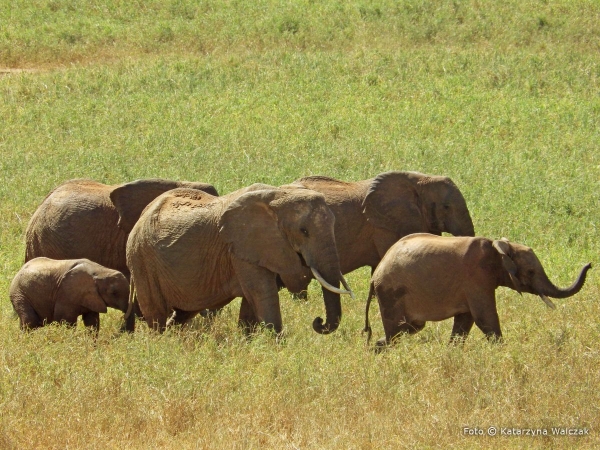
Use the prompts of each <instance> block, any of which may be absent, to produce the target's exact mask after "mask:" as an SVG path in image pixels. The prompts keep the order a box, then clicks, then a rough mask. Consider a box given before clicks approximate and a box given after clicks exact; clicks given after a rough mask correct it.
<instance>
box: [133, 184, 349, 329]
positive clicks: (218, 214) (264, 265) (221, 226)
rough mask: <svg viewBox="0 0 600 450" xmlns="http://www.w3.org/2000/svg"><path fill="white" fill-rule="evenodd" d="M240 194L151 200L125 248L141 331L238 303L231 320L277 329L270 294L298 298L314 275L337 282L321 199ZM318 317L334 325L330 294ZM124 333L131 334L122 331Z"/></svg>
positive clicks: (184, 194)
mask: <svg viewBox="0 0 600 450" xmlns="http://www.w3.org/2000/svg"><path fill="white" fill-rule="evenodd" d="M262 187H266V189H259V190H254V189H255V186H254V187H250V188H245V189H243V190H240V191H237V192H234V193H232V194H229V195H225V196H223V197H213V196H210V195H208V194H205V193H201V192H198V191H190V190H188V189H176V190H173V191H170V192H167V193H165V194H163V195H161V196H160V197H158V198H157V199H156V200H155V201H153V202H152V203H151V204H150V205H149V206H148V208H147V209H146V210H145V211H144V213H143V214H142V216H141V217H140V219H139V220H138V222H137V223H136V225H135V226H134V228H133V230H132V231H131V234H130V236H129V240H128V242H127V263H128V265H129V267H130V270H131V286H132V294H133V295H132V298H133V299H134V302H137V303H139V307H140V309H141V311H142V312H143V314H144V318H145V319H146V322H147V323H148V325H149V326H151V327H153V328H155V329H158V330H160V331H162V330H163V329H164V328H165V326H166V325H167V319H168V316H169V315H170V314H171V312H172V311H175V314H174V316H173V317H172V318H171V319H170V321H169V324H172V323H174V324H184V323H186V322H187V321H188V320H189V319H190V318H192V317H193V316H194V315H196V314H197V313H198V312H200V311H202V310H205V309H213V310H214V309H218V308H221V307H223V306H225V305H226V304H227V303H229V302H230V301H231V300H233V299H234V298H235V297H242V298H243V301H242V311H241V312H240V321H241V322H243V324H244V325H246V326H254V325H257V324H260V323H263V324H265V325H266V326H267V327H271V328H273V329H274V330H275V331H276V332H277V333H279V332H281V331H282V320H281V311H280V307H279V295H278V290H279V287H280V286H281V285H285V286H286V287H287V288H288V289H290V290H291V291H292V292H298V291H299V290H300V289H302V288H303V287H304V286H305V285H306V284H307V282H308V281H307V280H309V277H310V275H311V272H310V268H309V266H312V267H313V268H315V269H317V270H318V271H319V272H320V273H321V274H322V276H323V277H324V279H325V280H326V281H327V282H328V283H329V284H331V285H332V286H334V287H336V288H337V287H339V284H340V281H341V274H340V265H339V260H338V254H337V248H336V246H335V240H334V235H333V226H334V217H333V214H332V213H331V211H330V210H329V208H327V205H326V204H325V199H324V198H323V196H322V195H321V194H318V193H316V192H313V191H310V190H306V189H302V190H300V189H293V190H284V189H277V188H275V189H272V188H269V187H268V186H264V185H263V186H262ZM323 293H324V301H325V308H326V313H327V319H326V323H325V324H323V321H322V319H321V318H316V319H315V321H314V322H313V328H314V329H315V331H317V332H319V333H322V334H327V333H329V332H332V331H334V330H335V329H337V327H338V326H339V322H340V320H341V316H342V312H341V304H340V298H339V294H338V293H333V292H330V291H329V290H325V289H324V291H323ZM129 329H130V330H131V327H130V328H129Z"/></svg>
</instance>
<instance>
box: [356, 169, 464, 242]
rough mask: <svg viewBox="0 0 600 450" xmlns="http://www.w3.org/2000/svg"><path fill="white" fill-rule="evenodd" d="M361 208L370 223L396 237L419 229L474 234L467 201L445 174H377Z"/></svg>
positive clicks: (435, 232)
mask: <svg viewBox="0 0 600 450" xmlns="http://www.w3.org/2000/svg"><path fill="white" fill-rule="evenodd" d="M363 207H364V211H365V214H366V215H367V218H368V220H369V221H370V222H371V223H373V224H374V225H375V226H377V227H380V228H385V229H388V230H390V231H393V232H394V233H396V234H397V235H398V236H399V237H402V236H406V235H408V234H411V233H419V232H427V233H431V234H437V235H441V234H442V232H447V233H451V234H453V235H455V236H474V235H475V230H474V227H473V221H472V220H471V215H470V214H469V210H468V208H467V203H466V202H465V199H464V197H463V195H462V193H461V192H460V190H459V189H458V187H457V186H456V185H455V184H454V183H453V182H452V180H451V179H450V178H448V177H442V176H431V175H424V174H421V173H418V172H385V173H382V174H379V175H378V176H377V177H375V178H374V179H373V181H372V182H371V185H370V187H369V190H368V192H367V195H366V196H365V199H364V201H363Z"/></svg>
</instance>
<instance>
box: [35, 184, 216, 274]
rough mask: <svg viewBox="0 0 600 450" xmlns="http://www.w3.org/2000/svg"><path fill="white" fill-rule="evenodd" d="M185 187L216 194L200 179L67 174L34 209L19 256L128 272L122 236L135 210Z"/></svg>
mask: <svg viewBox="0 0 600 450" xmlns="http://www.w3.org/2000/svg"><path fill="white" fill-rule="evenodd" d="M178 187H188V188H193V189H199V190H202V191H206V192H208V193H209V194H212V195H218V194H217V191H216V190H215V188H214V187H213V186H211V185H210V184H206V183H191V182H178V181H169V180H162V179H145V180H137V181H133V182H131V183H125V184H121V185H114V186H110V185H106V184H102V183H98V182H96V181H91V180H83V179H78V180H70V181H67V182H65V183H63V184H61V185H60V186H58V187H57V188H55V189H54V190H53V191H52V192H51V193H50V194H48V196H46V198H45V199H44V201H43V202H42V204H41V205H40V206H39V207H38V209H37V210H36V211H35V213H34V214H33V216H32V217H31V220H30V221H29V225H28V226H27V231H26V233H25V241H26V250H25V262H27V261H29V260H31V259H33V258H37V257H39V256H45V257H47V258H52V259H76V258H87V259H90V260H92V261H95V262H97V263H98V264H101V265H103V266H105V267H109V268H111V269H115V270H118V271H119V272H122V273H123V274H124V275H125V276H126V277H129V269H128V268H127V264H126V261H125V246H126V244H127V236H128V234H129V232H130V231H131V229H132V228H133V225H134V224H135V222H137V219H138V218H139V216H140V214H141V213H142V211H143V210H144V208H145V207H146V205H148V203H150V202H151V201H152V200H154V199H155V198H156V197H158V196H159V195H160V194H162V193H164V192H166V191H168V190H170V189H174V188H178Z"/></svg>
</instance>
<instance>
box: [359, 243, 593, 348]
mask: <svg viewBox="0 0 600 450" xmlns="http://www.w3.org/2000/svg"><path fill="white" fill-rule="evenodd" d="M590 268H591V264H586V265H585V266H584V267H583V268H582V269H581V272H580V273H579V277H578V278H577V280H576V281H575V282H574V283H573V284H572V285H571V286H570V287H568V288H559V287H557V286H555V285H554V284H553V283H552V282H551V281H550V280H549V279H548V276H547V275H546V272H545V271H544V267H543V266H542V264H541V262H540V261H539V259H538V258H537V256H536V255H535V253H534V252H533V250H532V249H531V248H529V247H526V246H524V245H522V244H517V243H514V242H509V241H508V240H507V239H505V238H503V239H499V240H491V239H486V238H483V237H441V236H434V235H431V234H426V233H417V234H412V235H409V236H406V237H405V238H403V239H401V240H399V241H398V242H397V243H396V244H394V246H392V248H390V250H389V251H388V252H387V254H386V255H385V257H384V258H383V259H382V260H381V263H380V264H379V266H378V267H377V269H376V270H375V272H374V273H373V276H372V278H371V292H373V291H374V292H375V294H376V295H377V299H378V301H379V309H380V312H381V318H382V321H383V328H384V330H385V338H384V339H380V340H379V341H378V345H380V346H381V345H385V344H386V343H390V342H391V340H392V339H393V338H394V337H395V336H396V335H398V334H399V333H416V332H418V331H420V330H421V329H423V327H424V326H425V322H427V321H439V320H444V319H448V318H450V317H454V327H453V328H452V338H451V339H452V340H461V339H463V338H465V337H466V336H467V335H468V334H469V332H470V330H471V328H472V326H473V323H475V324H476V325H477V327H478V328H479V329H480V330H481V331H483V332H484V333H485V335H486V336H487V337H488V338H489V339H493V340H499V339H501V338H502V332H501V330H500V320H499V319H498V312H497V310H496V297H495V290H496V288H497V287H498V286H506V287H509V288H511V289H514V290H516V291H517V292H519V293H521V292H527V293H530V294H535V295H539V296H540V298H541V299H542V300H543V301H544V302H545V303H546V304H547V305H548V306H549V307H551V308H554V307H555V306H554V303H552V301H551V300H550V299H549V298H548V297H553V298H566V297H570V296H572V295H575V294H577V293H578V292H579V291H580V289H581V288H582V287H583V284H584V283H585V278H586V274H587V271H588V270H589V269H590ZM371 299H372V293H371V294H370V295H369V298H368V300H367V308H366V311H365V331H366V332H368V334H369V339H370V336H371V327H370V324H369V305H370V302H371Z"/></svg>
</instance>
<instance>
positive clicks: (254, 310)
mask: <svg viewBox="0 0 600 450" xmlns="http://www.w3.org/2000/svg"><path fill="white" fill-rule="evenodd" d="M444 232H445V233H450V234H452V235H454V237H442V233H444ZM474 236H475V230H474V227H473V222H472V219H471V216H470V213H469V210H468V208H467V204H466V202H465V199H464V197H463V195H462V193H461V192H460V190H459V189H458V187H457V186H456V185H455V184H454V183H453V182H452V180H450V179H449V178H448V177H443V176H431V175H425V174H421V173H417V172H397V171H395V172H385V173H382V174H379V175H378V176H376V177H375V178H372V179H368V180H363V181H358V182H345V181H340V180H336V179H333V178H329V177H324V176H311V177H305V178H301V179H299V180H296V181H294V182H292V183H290V184H288V185H284V186H279V187H275V186H269V185H265V184H253V185H251V186H248V187H245V188H242V189H240V190H237V191H234V192H231V193H229V194H227V195H223V196H219V195H218V193H217V191H216V189H215V188H214V187H213V186H212V185H210V184H206V183H192V182H175V181H168V180H162V179H145V180H138V181H134V182H131V183H126V184H121V185H116V186H109V185H105V184H101V183H97V182H95V181H91V180H82V179H78V180H70V181H67V182H65V183H63V184H62V185H60V186H58V187H57V188H56V189H54V190H53V191H52V192H51V193H50V194H49V195H48V196H47V197H46V198H45V199H44V201H43V202H42V204H41V205H40V206H39V207H38V209H37V210H36V212H35V213H34V214H33V216H32V218H31V220H30V222H29V224H28V226H27V231H26V253H25V265H24V266H23V267H22V268H21V270H20V271H19V272H18V273H17V275H16V276H15V278H14V280H13V282H12V284H11V286H10V299H11V302H12V304H13V306H14V309H15V311H16V312H17V314H18V316H19V318H20V324H21V328H22V329H31V328H36V327H39V326H43V325H44V324H46V323H50V322H55V321H58V322H66V323H68V324H75V323H76V322H77V319H78V317H79V316H82V318H83V322H84V324H85V325H86V326H89V327H92V328H94V329H95V330H96V331H97V330H98V329H99V314H100V313H104V312H106V311H107V307H111V308H116V309H119V310H121V311H123V312H124V313H125V325H124V328H125V329H126V330H128V331H133V330H134V327H135V317H136V316H138V317H140V318H141V317H143V319H144V320H145V321H146V323H147V324H148V326H150V327H152V328H154V329H156V330H158V331H162V330H164V329H165V328H166V327H168V326H170V325H173V324H181V325H183V324H185V323H186V322H188V321H189V320H190V319H192V318H193V317H194V316H195V315H197V314H198V313H200V312H203V311H205V310H218V309H220V308H222V307H224V306H225V305H226V304H228V303H229V302H231V301H232V300H233V299H234V298H236V297H241V298H242V302H241V307H240V313H239V323H240V325H241V326H242V327H244V328H245V329H246V330H250V329H253V328H254V327H256V326H257V325H259V324H263V325H265V326H266V327H269V328H272V329H273V330H274V331H275V332H277V333H280V332H281V331H282V330H283V323H282V318H281V310H280V305H279V294H278V291H279V290H280V289H281V288H283V287H285V288H286V289H288V290H289V291H291V292H293V293H299V292H302V291H304V290H306V288H307V286H308V284H309V283H310V281H311V279H313V278H315V279H316V280H317V281H318V282H319V283H320V284H321V286H322V292H323V300H324V304H325V320H323V319H322V318H321V317H317V318H315V319H314V321H313V324H312V325H313V329H314V330H315V331H316V332H317V333H320V334H328V333H331V332H333V331H335V330H336V329H337V328H338V327H339V325H340V321H341V318H342V307H341V301H340V295H342V294H348V295H351V296H352V297H353V294H352V291H351V289H350V287H349V286H348V284H347V282H346V280H345V279H344V275H345V274H347V273H349V272H352V271H353V270H355V269H357V268H359V267H364V266H369V267H371V273H372V279H371V284H370V290H369V297H368V301H367V309H366V316H365V318H366V324H365V331H368V332H369V337H370V334H371V332H370V325H369V320H368V313H369V304H370V302H371V299H372V297H373V296H374V295H376V296H377V298H378V301H379V307H380V311H381V316H382V321H383V325H384V330H385V338H383V339H381V340H380V341H379V342H378V344H379V345H384V344H386V343H389V342H391V340H392V338H394V337H395V336H396V335H397V334H399V333H406V332H408V333H413V332H417V331H419V330H420V329H422V328H423V326H424V325H425V322H426V321H437V320H444V319H447V318H450V317H454V327H453V329H452V338H453V339H456V338H461V337H465V336H466V335H467V334H468V333H469V331H470V329H471V328H472V326H473V324H474V323H475V324H476V325H477V326H478V327H479V328H480V329H481V330H482V331H483V332H484V333H485V334H486V335H487V336H488V337H489V338H493V339H497V338H500V337H501V331H500V324H499V320H498V314H497V311H496V303H495V296H494V291H495V289H496V287H498V286H507V287H510V288H512V289H515V290H516V291H518V292H519V293H521V292H529V293H533V294H536V295H539V296H540V297H541V298H542V299H543V300H544V301H545V302H546V303H547V304H548V305H550V306H553V304H552V302H551V301H550V300H549V299H548V297H555V298H564V297H567V296H571V295H574V294H575V293H577V292H578V291H579V290H580V289H581V287H582V286H583V284H584V282H585V277H586V273H587V271H588V269H589V268H590V267H591V265H590V264H587V265H586V266H585V267H584V268H583V269H582V270H581V273H580V275H579V277H578V279H577V280H576V281H575V283H574V284H573V285H572V286H571V287H569V288H566V289H560V288H557V287H556V286H554V285H553V284H552V283H551V282H550V280H549V279H548V277H547V276H546V274H545V272H544V269H543V267H542V265H541V263H540V262H539V260H538V259H537V257H536V256H535V254H534V253H533V251H532V250H531V249H530V248H528V247H525V246H523V245H520V244H516V243H512V242H508V241H507V240H505V239H501V240H489V239H485V238H481V237H474Z"/></svg>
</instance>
